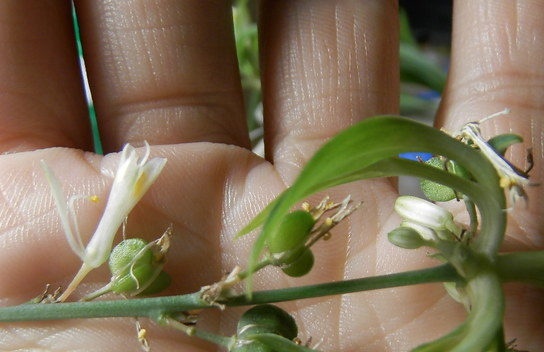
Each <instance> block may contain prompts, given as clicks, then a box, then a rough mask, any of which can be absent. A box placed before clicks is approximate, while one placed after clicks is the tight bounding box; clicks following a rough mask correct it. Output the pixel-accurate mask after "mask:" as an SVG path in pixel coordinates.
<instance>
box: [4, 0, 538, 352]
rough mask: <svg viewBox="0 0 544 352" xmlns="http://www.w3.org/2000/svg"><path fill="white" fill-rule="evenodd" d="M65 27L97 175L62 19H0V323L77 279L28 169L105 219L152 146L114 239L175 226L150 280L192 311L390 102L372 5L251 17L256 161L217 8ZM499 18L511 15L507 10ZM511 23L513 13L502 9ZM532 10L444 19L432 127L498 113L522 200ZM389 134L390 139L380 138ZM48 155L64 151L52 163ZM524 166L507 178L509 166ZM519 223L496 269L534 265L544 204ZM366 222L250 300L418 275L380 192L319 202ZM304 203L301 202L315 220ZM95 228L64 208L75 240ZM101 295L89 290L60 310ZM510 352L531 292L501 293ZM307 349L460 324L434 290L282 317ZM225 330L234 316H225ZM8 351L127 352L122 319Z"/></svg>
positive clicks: (42, 332) (360, 299)
mask: <svg viewBox="0 0 544 352" xmlns="http://www.w3.org/2000/svg"><path fill="white" fill-rule="evenodd" d="M77 6H78V12H79V14H80V17H81V29H82V35H83V40H84V45H85V51H86V60H87V67H88V71H89V78H90V82H91V86H92V89H93V94H94V100H95V105H96V109H97V113H98V116H99V118H100V121H99V124H100V126H101V134H102V140H103V143H104V147H105V151H106V152H107V153H111V154H107V155H106V156H104V157H102V156H99V155H95V154H93V153H91V152H90V150H91V142H90V141H91V138H90V135H89V127H88V122H87V117H86V106H85V103H84V99H83V93H82V89H81V88H80V77H79V74H78V68H77V61H76V60H77V58H76V54H75V48H74V41H73V38H72V36H71V34H70V31H71V23H70V21H71V18H70V13H69V6H68V4H67V2H59V1H41V2H39V3H36V2H30V1H21V0H4V1H3V2H1V3H0V16H1V17H0V23H2V26H1V27H0V43H2V44H3V45H2V49H1V50H0V60H1V62H2V65H0V77H1V78H2V79H0V92H2V94H1V95H0V109H1V110H0V119H1V122H2V126H3V127H2V130H1V131H0V146H1V148H2V151H3V152H5V155H2V156H1V157H0V163H1V166H0V170H1V177H0V187H1V188H0V190H1V194H2V197H1V199H0V214H2V216H1V217H0V236H1V237H0V267H1V268H2V269H3V270H2V271H0V304H1V305H14V304H18V303H22V302H25V301H28V300H29V299H30V298H32V297H35V296H37V295H38V294H39V293H40V292H41V291H42V290H43V288H44V286H45V284H46V283H49V284H51V285H52V287H56V286H63V285H66V283H67V282H68V281H69V280H70V279H71V278H72V276H73V275H74V273H75V271H76V270H77V268H78V267H79V265H80V262H79V260H78V258H77V256H76V255H74V254H73V253H72V252H71V250H70V247H69V246H68V243H67V242H66V240H65V238H64V234H63V231H62V228H61V226H60V223H59V220H58V215H57V211H56V208H55V206H54V204H53V202H52V198H51V194H50V190H49V187H48V186H47V184H46V181H45V177H44V175H43V172H42V170H41V169H40V166H39V160H41V159H44V160H46V161H47V163H48V164H49V165H50V167H51V168H52V169H53V170H54V171H55V173H56V174H57V176H59V178H60V180H61V183H62V185H63V186H64V187H65V189H64V190H65V193H66V194H67V195H76V194H88V195H90V194H96V195H98V196H99V198H101V199H106V196H107V193H108V189H109V186H110V185H111V180H112V173H113V172H114V170H115V168H116V166H117V162H118V155H117V154H115V153H114V152H116V151H119V150H120V149H121V147H122V146H123V145H124V144H125V143H127V142H130V143H132V144H133V145H142V144H143V142H144V141H145V140H147V141H148V142H149V143H150V144H151V145H152V155H153V156H163V157H166V158H168V163H167V165H166V167H165V169H164V171H163V173H162V174H161V176H160V177H159V178H158V180H157V182H156V183H155V184H154V185H153V186H152V188H151V189H150V191H149V193H148V194H147V195H146V196H145V197H144V199H143V200H142V202H141V203H140V204H139V206H138V207H137V208H136V209H135V210H134V211H133V212H132V214H131V215H130V216H129V219H128V226H127V229H126V233H127V236H129V237H131V236H142V237H144V238H148V239H152V238H156V237H158V235H160V234H161V233H162V232H163V231H164V230H165V229H166V228H167V227H168V226H169V225H170V224H173V228H174V237H173V240H172V241H173V243H172V248H171V249H170V252H169V254H168V263H167V266H166V271H168V272H169V273H170V274H171V276H172V277H173V283H172V286H171V288H170V289H169V290H168V292H167V293H168V294H181V293H186V292H192V291H196V290H198V289H199V287H201V286H202V285H206V284H209V283H211V282H214V281H216V280H217V279H218V278H219V277H220V276H221V275H222V274H223V273H224V272H226V271H229V270H230V269H232V268H233V267H234V265H236V264H243V263H245V260H246V258H247V255H248V251H249V248H250V246H251V241H249V240H247V239H242V240H236V241H235V240H233V236H234V234H235V233H236V232H237V231H238V230H239V229H240V228H241V227H242V226H243V225H245V224H246V223H247V222H248V221H249V220H250V219H251V217H252V216H254V215H255V214H256V213H257V212H258V211H259V210H260V209H262V208H263V207H264V206H265V205H266V204H267V203H268V202H269V201H270V200H272V199H273V197H274V196H276V195H277V194H279V193H280V192H281V191H282V190H283V189H285V187H286V186H288V185H289V184H290V183H291V182H292V181H293V180H294V178H295V177H296V175H297V173H298V172H299V170H300V168H301V167H302V166H303V165H304V163H305V162H306V161H307V160H308V159H309V158H310V157H311V156H312V154H313V152H314V151H315V150H316V149H317V148H318V147H319V146H320V145H321V144H323V142H324V141H325V140H327V139H328V138H329V137H331V136H333V135H334V134H335V133H337V132H338V131H340V130H342V129H343V128H345V127H348V126H350V125H351V124H353V123H355V122H356V121H359V120H361V119H364V118H365V117H369V116H372V115H376V114H383V113H395V112H396V110H397V104H398V102H397V100H398V85H399V82H398V72H397V71H398V69H397V51H398V43H397V38H396V37H397V35H396V33H397V30H396V29H397V24H396V23H397V8H396V6H395V5H394V3H393V2H386V1H367V2H355V1H330V0H329V1H319V0H318V1H289V0H285V1H263V2H262V8H261V11H262V23H261V30H262V32H261V38H262V51H263V67H262V72H263V87H264V104H265V118H266V121H265V127H266V151H267V160H263V159H261V158H259V157H257V156H255V155H254V154H252V153H251V152H250V151H249V150H248V149H247V146H248V137H247V131H246V127H245V120H244V114H243V111H244V109H243V106H242V98H241V89H240V82H239V78H238V76H237V68H236V60H235V57H234V53H235V51H234V47H233V39H232V28H231V26H232V25H231V19H230V11H231V9H230V4H229V3H228V2H222V1H202V0H186V1H183V2H182V1H170V2H168V1H157V2H149V1H130V2H129V1H126V2H98V1H79V2H78V4H77ZM509 6H512V8H510V7H509ZM516 6H517V7H516ZM543 8H544V4H543V3H542V2H541V1H540V2H538V1H537V2H531V3H529V2H523V3H520V4H518V5H504V4H501V5H497V4H495V3H491V2H489V3H484V2H471V1H458V2H456V8H455V20H454V22H455V23H454V27H455V28H454V33H453V34H454V43H453V57H452V67H451V75H450V78H449V82H448V88H447V91H446V94H445V96H444V99H443V105H442V108H441V110H440V114H439V117H438V123H439V124H440V125H441V126H445V127H446V129H447V130H450V131H454V130H456V129H458V128H459V127H460V126H461V125H462V124H463V123H466V122H468V121H473V120H478V119H480V118H481V117H485V116H487V115H489V114H491V113H494V112H497V111H500V110H502V109H503V108H504V107H509V108H510V109H511V110H512V114H511V115H512V116H511V117H507V118H501V119H496V120H492V121H489V122H487V123H486V124H485V125H483V126H482V128H483V130H484V134H485V133H486V132H488V133H496V132H507V131H509V130H510V129H511V130H512V131H513V132H515V133H518V134H520V135H522V136H524V137H525V139H526V141H527V144H526V145H524V147H533V154H534V156H535V169H534V171H533V173H532V176H533V178H534V180H536V181H540V180H541V178H542V166H541V162H542V154H543V150H542V143H543V139H542V136H543V132H542V127H543V124H542V117H541V115H542V113H543V110H544V104H543V101H544V99H543V98H544V87H543V84H542V82H543V80H542V76H543V74H544V68H543V67H542V65H541V58H542V57H543V53H544V47H543V45H542V43H543V42H544V24H543V23H542V21H541V19H540V18H539V16H540V14H542V13H543V10H544V9H543ZM392 133H394V131H392ZM59 147H60V148H59ZM524 153H525V151H524V150H522V149H521V148H520V149H515V148H514V150H513V153H512V155H511V156H512V158H511V160H514V162H515V163H516V164H517V165H523V158H524ZM528 193H529V205H528V209H516V210H514V211H512V212H511V216H510V229H509V236H508V238H507V239H506V241H505V250H522V249H525V250H527V249H537V248H540V249H541V248H542V247H543V241H544V240H543V239H542V238H541V237H539V236H540V234H541V233H542V224H541V222H540V221H539V219H540V217H541V216H542V213H543V208H542V207H540V206H539V204H538V200H539V199H540V197H541V196H542V189H541V187H534V188H531V189H529V192H528ZM347 194H351V195H352V197H353V199H355V200H359V201H362V202H363V206H362V209H361V210H359V211H357V212H355V213H354V214H353V215H352V216H351V217H350V218H349V220H348V221H347V222H346V224H343V226H341V227H339V228H338V229H335V231H334V232H333V238H332V239H331V240H330V241H327V242H322V243H318V244H317V245H316V247H315V250H314V253H315V254H316V266H315V268H314V270H313V271H312V273H311V274H309V275H308V276H306V277H304V278H301V279H289V278H286V277H284V276H283V275H280V273H278V272H276V271H274V270H270V271H266V272H265V273H263V275H261V274H259V275H258V276H257V277H256V289H262V288H273V287H286V286H294V285H302V284H306V283H310V282H312V283H314V282H328V281H333V280H342V279H348V278H358V277H364V276H371V275H376V274H384V273H391V272H398V271H406V270H410V269H415V268H421V267H426V266H430V265H432V264H434V263H435V262H434V261H433V260H431V259H429V258H427V257H426V253H425V252H424V251H405V250H400V249H397V248H396V247H394V246H393V245H391V244H390V243H389V242H388V241H387V236H386V234H387V232H388V231H390V230H391V229H393V228H394V227H396V226H397V225H398V221H399V220H398V218H397V217H396V216H395V215H394V214H393V212H392V205H393V202H394V200H395V198H396V196H397V191H396V187H395V184H394V181H392V180H377V181H365V182H358V183H354V184H350V185H346V186H343V187H339V188H338V189H335V190H334V191H331V192H330V193H329V195H330V196H331V197H332V198H333V199H335V200H340V199H342V198H343V197H344V196H345V195H347ZM317 199H318V198H313V199H312V200H313V201H316V200H317ZM102 208H103V202H102V203H99V204H98V205H96V204H91V203H86V202H81V203H78V209H77V212H78V215H79V219H78V220H79V225H80V229H81V232H82V234H83V235H84V236H85V240H86V239H88V238H89V237H90V235H91V234H92V232H93V230H94V226H95V225H96V223H97V221H98V218H99V216H100V214H101V210H102ZM107 280H108V276H107V274H106V272H105V270H97V271H96V272H93V274H91V275H90V276H89V277H88V278H87V280H86V284H84V285H82V286H81V287H80V290H79V291H78V292H77V293H76V294H75V295H74V298H77V297H78V296H77V295H78V294H79V295H81V294H84V293H87V292H89V291H92V290H93V289H95V288H97V287H99V286H101V285H102V284H104V282H105V281H107ZM507 290H508V298H507V320H506V335H507V339H510V338H518V344H519V347H520V348H522V349H529V350H538V349H539V347H541V346H543V345H544V337H542V334H541V333H540V331H539V329H540V328H541V325H542V318H541V317H542V312H543V310H544V306H543V304H542V291H541V290H537V289H534V288H531V287H526V286H521V285H508V286H507ZM283 306H284V307H286V308H287V309H288V310H289V311H290V312H292V313H294V315H295V317H296V319H297V322H298V323H299V327H300V329H301V331H302V334H301V337H302V338H303V339H305V338H309V337H310V336H311V337H312V338H313V341H314V342H319V341H322V344H321V347H320V348H322V349H323V350H341V351H357V350H369V351H384V350H388V351H399V350H407V349H409V348H411V347H414V346H417V345H418V344H420V343H422V342H425V341H429V340H431V339H434V338H437V337H439V336H441V335H442V334H444V333H446V332H448V331H449V330H451V329H452V328H453V327H455V326H456V325H457V324H459V323H460V322H461V321H462V320H463V318H464V316H465V312H464V309H463V308H462V307H461V306H460V305H459V304H457V303H455V302H453V300H452V299H451V298H449V296H447V295H446V294H445V291H444V289H443V287H442V286H441V285H424V286H416V287H407V288H399V289H388V290H380V291H375V292H366V293H357V294H351V295H345V296H341V297H333V298H324V299H312V300H305V301H300V302H296V303H289V304H285V305H283ZM229 312H231V310H229V311H228V312H225V313H224V314H219V313H217V312H208V311H206V312H204V313H203V315H202V323H203V324H204V325H205V326H206V327H207V328H210V329H215V330H218V331H221V332H223V333H225V334H232V333H233V331H234V330H233V329H234V328H233V326H234V325H233V324H234V322H235V319H236V316H234V314H229ZM236 312H238V311H236ZM142 324H143V325H144V326H145V327H146V329H147V330H148V337H149V340H150V343H151V345H152V348H153V349H154V350H156V351H170V350H175V349H181V350H183V351H200V350H214V349H215V348H214V347H213V346H210V345H208V344H204V343H202V342H200V341H197V340H196V339H192V338H188V337H186V336H183V335H182V334H181V333H179V332H175V331H169V330H166V329H164V328H158V327H153V324H152V323H148V322H147V321H142ZM0 327H1V329H2V330H1V334H0V346H1V347H2V349H4V350H37V349H43V350H59V351H73V350H85V351H121V350H138V348H139V347H138V341H137V339H136V334H135V330H134V321H133V320H132V319H96V320H89V321H80V320H78V321H55V322H40V323H25V324H9V325H7V324H0Z"/></svg>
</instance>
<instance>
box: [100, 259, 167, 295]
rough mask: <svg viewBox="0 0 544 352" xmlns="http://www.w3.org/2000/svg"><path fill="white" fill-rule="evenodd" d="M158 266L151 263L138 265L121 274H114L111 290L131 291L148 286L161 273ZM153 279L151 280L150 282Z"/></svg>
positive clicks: (118, 291) (117, 291) (116, 291)
mask: <svg viewBox="0 0 544 352" xmlns="http://www.w3.org/2000/svg"><path fill="white" fill-rule="evenodd" d="M156 270H158V269H156V268H154V267H153V266H151V265H138V266H135V267H133V268H132V270H128V271H127V272H126V273H124V274H123V275H120V276H114V277H113V279H112V281H111V283H110V284H111V290H112V291H113V292H115V293H131V292H134V291H137V290H140V289H142V288H144V287H145V288H147V287H148V285H150V284H151V283H152V281H151V280H153V281H154V280H155V278H154V276H155V275H159V274H157V272H156ZM150 281H151V282H150Z"/></svg>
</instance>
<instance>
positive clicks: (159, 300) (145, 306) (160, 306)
mask: <svg viewBox="0 0 544 352" xmlns="http://www.w3.org/2000/svg"><path fill="white" fill-rule="evenodd" d="M458 278H459V276H458V275H457V273H456V272H455V269H454V268H453V267H451V266H450V265H448V264H443V265H440V266H437V267H433V268H428V269H421V270H414V271H408V272H403V273H396V274H390V275H382V276H375V277H368V278H362V279H354V280H346V281H339V282H331V283H325V284H318V285H309V286H300V287H292V288H285V289H278V290H270V291H259V292H254V293H253V295H252V298H251V299H250V298H248V297H247V296H245V295H239V296H231V297H228V298H226V299H224V300H223V301H221V302H218V303H221V304H224V305H226V306H243V305H253V304H261V303H272V302H279V301H288V300H297V299H304V298H312V297H322V296H330V295H337V294H344V293H351V292H359V291H368V290H375V289H381V288H390V287H399V286H406V285H415V284H423V283H431V282H444V281H454V280H456V279H458ZM210 307H212V305H210V304H209V303H206V302H204V301H203V300H202V299H201V297H200V292H195V293H191V294H186V295H179V296H166V297H156V298H139V299H130V300H116V301H94V302H71V303H55V304H22V305H18V306H14V307H5V308H0V321H3V322H10V321H36V320H56V319H77V318H103V317H149V318H152V319H158V318H159V317H160V316H161V315H163V314H166V313H175V312H181V311H187V310H193V309H201V308H210Z"/></svg>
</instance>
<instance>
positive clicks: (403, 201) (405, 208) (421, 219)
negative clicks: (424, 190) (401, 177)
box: [395, 196, 462, 239]
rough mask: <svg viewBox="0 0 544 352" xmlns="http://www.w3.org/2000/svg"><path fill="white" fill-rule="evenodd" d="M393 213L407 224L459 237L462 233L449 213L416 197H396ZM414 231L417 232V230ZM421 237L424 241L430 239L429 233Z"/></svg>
mask: <svg viewBox="0 0 544 352" xmlns="http://www.w3.org/2000/svg"><path fill="white" fill-rule="evenodd" d="M395 211H396V212H397V213H398V214H399V215H400V216H401V217H402V218H403V219H404V220H405V221H406V222H407V223H413V224H416V225H420V226H423V227H426V228H429V229H431V230H434V231H437V232H439V231H444V230H447V231H450V232H452V233H453V234H455V235H456V236H459V235H460V234H461V231H462V230H461V228H460V227H459V226H457V225H456V224H455V222H454V221H453V215H452V214H451V213H450V212H449V211H447V210H446V209H444V208H442V207H439V206H438V205H436V204H434V203H431V202H429V201H426V200H424V199H421V198H418V197H413V196H400V197H398V198H397V200H396V201H395ZM412 227H414V226H412ZM415 229H416V230H417V228H415ZM422 235H423V236H425V238H426V239H427V237H431V235H430V233H425V234H422Z"/></svg>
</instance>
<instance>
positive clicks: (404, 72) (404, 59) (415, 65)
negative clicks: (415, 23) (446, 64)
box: [399, 43, 446, 93]
mask: <svg viewBox="0 0 544 352" xmlns="http://www.w3.org/2000/svg"><path fill="white" fill-rule="evenodd" d="M399 55H400V77H401V80H402V81H403V82H412V83H417V84H421V85H423V86H425V87H428V88H430V89H433V90H435V91H437V92H439V93H442V91H443V90H444V87H445V86H446V73H445V72H444V71H443V70H442V69H441V68H440V67H438V66H437V65H436V64H435V63H434V62H432V61H430V60H429V59H428V58H427V57H425V56H424V55H423V53H422V52H421V51H419V50H418V49H417V48H416V47H414V46H412V45H409V44H406V43H401V44H400V51H399Z"/></svg>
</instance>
